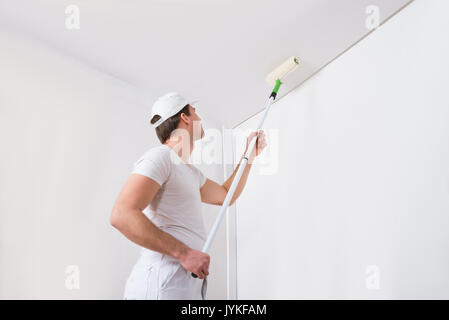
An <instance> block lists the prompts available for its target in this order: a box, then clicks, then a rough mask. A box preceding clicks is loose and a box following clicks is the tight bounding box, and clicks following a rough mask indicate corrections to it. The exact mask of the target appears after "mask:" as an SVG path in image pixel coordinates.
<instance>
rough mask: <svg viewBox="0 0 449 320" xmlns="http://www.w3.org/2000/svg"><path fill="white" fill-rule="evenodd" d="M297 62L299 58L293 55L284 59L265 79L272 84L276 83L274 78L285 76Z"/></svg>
mask: <svg viewBox="0 0 449 320" xmlns="http://www.w3.org/2000/svg"><path fill="white" fill-rule="evenodd" d="M298 64H299V59H298V58H297V57H295V56H291V57H290V58H288V59H287V60H285V61H284V62H283V63H282V64H281V65H280V66H279V67H277V68H276V69H274V70H273V71H272V72H271V73H270V74H268V75H267V77H266V78H265V80H266V81H267V82H268V83H269V84H271V85H273V86H274V85H275V83H276V79H282V78H283V77H285V76H286V75H287V74H288V73H290V72H291V71H293V70H294V69H295V68H296V66H297V65H298Z"/></svg>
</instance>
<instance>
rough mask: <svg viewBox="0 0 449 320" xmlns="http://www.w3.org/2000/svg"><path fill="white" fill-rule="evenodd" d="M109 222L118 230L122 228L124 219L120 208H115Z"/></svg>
mask: <svg viewBox="0 0 449 320" xmlns="http://www.w3.org/2000/svg"><path fill="white" fill-rule="evenodd" d="M109 223H110V224H111V226H113V227H114V228H116V229H117V230H120V228H121V226H122V219H121V214H120V212H119V210H118V209H113V210H112V212H111V216H110V217H109Z"/></svg>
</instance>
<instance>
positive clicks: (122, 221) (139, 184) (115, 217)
mask: <svg viewBox="0 0 449 320" xmlns="http://www.w3.org/2000/svg"><path fill="white" fill-rule="evenodd" d="M159 188H160V186H159V184H158V183H157V182H155V181H154V180H152V179H150V178H147V177H145V176H142V175H139V174H132V175H131V176H130V177H129V178H128V180H127V181H126V183H125V185H124V187H123V189H122V190H121V192H120V194H119V196H118V198H117V200H116V202H115V204H114V207H113V209H112V213H111V217H110V223H111V225H112V226H113V227H115V228H116V229H118V230H119V231H120V232H121V233H123V235H125V237H127V238H128V239H129V240H131V241H133V242H134V243H137V244H138V245H140V246H142V247H145V248H147V249H150V250H153V251H157V252H160V253H162V254H166V255H169V256H172V257H174V258H175V259H178V260H180V261H181V264H182V265H183V266H184V267H185V268H186V269H187V270H189V271H191V272H194V273H195V274H197V275H198V278H200V279H202V278H204V276H207V275H208V274H209V271H208V268H209V259H210V257H209V255H207V254H205V253H203V252H201V251H197V250H193V249H191V248H189V247H188V246H187V245H185V244H184V243H182V242H181V241H179V240H178V239H176V238H175V237H173V236H172V235H170V234H168V233H166V232H164V231H162V230H161V229H159V228H158V227H157V226H156V225H155V224H154V223H153V222H152V221H151V220H150V219H148V218H147V217H146V216H145V214H144V213H143V209H145V207H146V206H147V205H148V204H149V203H150V202H151V201H152V200H153V198H154V195H155V194H156V192H157V191H158V190H159Z"/></svg>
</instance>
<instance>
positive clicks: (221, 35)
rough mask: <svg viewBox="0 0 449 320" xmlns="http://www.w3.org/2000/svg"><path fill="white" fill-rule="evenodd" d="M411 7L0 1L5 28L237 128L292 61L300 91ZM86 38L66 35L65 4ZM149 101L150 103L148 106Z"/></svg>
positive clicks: (388, 3) (291, 1) (331, 2)
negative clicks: (376, 27) (375, 23)
mask: <svg viewBox="0 0 449 320" xmlns="http://www.w3.org/2000/svg"><path fill="white" fill-rule="evenodd" d="M408 2H409V0H338V1H336V0H288V1H281V0H276V1H275V0H250V1H243V0H240V1H236V0H209V1H208V0H158V1H155V0H153V1H148V0H146V1H143V0H127V1H125V0H123V1H112V0H97V1H93V0H76V1H73V0H70V1H66V0H32V1H31V0H0V27H1V26H2V25H3V26H5V27H7V28H9V29H13V30H15V31H18V32H22V33H26V34H29V35H30V36H32V37H35V38H38V39H40V40H41V41H43V42H45V43H46V44H47V45H48V46H51V47H53V48H54V49H56V50H59V51H61V52H63V53H65V54H68V55H71V56H73V57H75V58H77V59H79V60H81V61H83V62H84V63H86V64H88V65H89V66H91V67H93V68H95V69H98V70H100V71H102V72H105V73H108V74H110V75H112V76H114V77H117V78H120V79H121V80H123V81H125V82H128V83H130V84H131V85H133V86H136V87H137V88H138V89H141V90H142V91H143V92H145V93H148V96H149V97H151V99H150V100H152V99H154V98H156V97H157V96H159V95H162V94H164V93H166V92H168V91H178V92H180V93H182V94H184V95H185V96H186V97H188V98H189V97H192V98H200V99H201V103H200V104H198V105H197V109H198V111H199V114H200V116H202V117H203V118H204V119H205V120H206V121H207V119H213V120H216V121H218V122H221V123H224V124H225V126H226V127H231V126H234V125H236V124H238V123H239V122H241V121H242V120H244V119H246V118H248V117H250V116H251V115H253V114H255V113H256V112H258V111H260V110H261V109H262V108H263V106H264V103H265V100H266V98H267V97H268V95H269V94H270V92H271V89H272V88H271V87H270V86H268V85H267V84H266V83H265V76H266V74H268V73H269V72H270V71H272V69H274V68H275V67H276V66H277V65H279V64H280V63H282V62H283V61H284V60H285V59H286V58H288V57H289V56H291V55H296V56H298V57H299V58H300V59H301V60H302V64H301V67H300V68H298V70H297V71H296V72H295V73H294V74H292V75H291V76H289V77H288V78H287V79H286V83H285V85H284V86H283V87H282V88H281V91H280V92H279V96H278V97H282V96H283V95H285V94H286V93H287V92H288V91H289V90H291V89H293V88H294V87H296V86H298V85H299V84H300V83H302V82H303V81H304V80H305V79H307V78H308V77H309V76H310V75H312V74H313V73H314V72H316V71H317V70H319V69H320V68H321V67H323V66H324V65H325V64H327V63H328V62H330V61H331V60H332V59H334V58H335V57H336V56H338V55H339V54H340V53H342V52H343V51H344V50H346V49H347V48H348V47H350V46H351V45H352V44H354V43H355V42H357V41H358V40H359V39H360V38H362V37H363V36H364V35H366V34H367V33H368V32H369V30H368V29H367V28H366V26H365V20H366V17H367V13H366V12H365V10H366V7H367V6H368V5H377V6H378V7H379V9H380V18H381V21H384V20H385V19H387V18H388V17H390V16H391V15H392V14H393V13H394V12H396V11H397V10H398V9H400V8H401V7H402V6H404V5H405V4H407V3H408ZM70 4H76V5H78V7H79V8H80V13H81V15H80V26H81V28H80V30H67V29H66V28H65V19H66V13H65V8H66V6H67V5H70ZM151 103H152V101H149V105H151Z"/></svg>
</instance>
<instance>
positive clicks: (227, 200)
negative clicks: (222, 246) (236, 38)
mask: <svg viewBox="0 0 449 320" xmlns="http://www.w3.org/2000/svg"><path fill="white" fill-rule="evenodd" d="M281 84H282V82H281V81H280V80H279V79H276V85H275V87H274V89H273V91H272V92H271V95H270V97H269V98H268V100H267V103H266V107H265V112H264V114H263V117H262V119H260V122H259V125H258V126H257V136H255V137H253V138H252V139H251V142H250V144H249V146H248V149H247V150H246V153H245V156H244V157H243V159H242V161H241V163H240V166H239V170H238V171H237V174H236V175H235V177H234V179H233V180H232V184H231V187H230V188H229V190H228V193H227V194H226V198H225V200H224V202H223V205H222V206H221V209H220V212H219V213H218V216H217V218H216V219H215V223H214V225H213V226H212V229H211V231H210V232H209V236H208V238H207V240H206V242H205V243H204V246H203V249H202V250H201V251H203V252H204V253H207V252H208V251H209V249H210V246H211V244H212V241H213V240H214V238H215V234H216V233H217V230H218V227H219V226H220V223H221V221H222V220H223V217H224V215H225V213H226V209H227V208H228V205H229V203H230V202H231V199H232V197H233V196H234V192H235V189H236V188H237V185H238V184H239V182H240V178H241V176H242V174H243V170H245V167H246V165H247V163H248V159H249V156H250V155H251V153H252V151H253V148H254V146H255V144H256V141H257V138H258V137H259V131H260V129H261V128H262V125H263V123H264V121H265V119H266V117H267V114H268V111H269V110H270V106H271V104H272V103H273V101H274V99H275V98H276V94H277V92H278V90H279V87H280V86H281ZM192 277H194V278H197V277H198V276H197V275H196V274H194V273H192Z"/></svg>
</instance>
